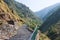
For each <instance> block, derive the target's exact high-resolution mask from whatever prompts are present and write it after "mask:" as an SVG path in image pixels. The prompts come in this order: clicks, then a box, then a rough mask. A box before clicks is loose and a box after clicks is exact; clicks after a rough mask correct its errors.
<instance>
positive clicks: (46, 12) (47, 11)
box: [35, 3, 60, 21]
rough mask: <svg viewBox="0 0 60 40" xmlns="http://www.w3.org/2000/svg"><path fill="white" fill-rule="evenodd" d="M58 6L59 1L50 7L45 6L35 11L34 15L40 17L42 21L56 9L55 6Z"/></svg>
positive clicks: (59, 4)
mask: <svg viewBox="0 0 60 40" xmlns="http://www.w3.org/2000/svg"><path fill="white" fill-rule="evenodd" d="M59 6H60V3H57V4H55V5H52V6H50V7H47V8H45V9H43V10H41V11H38V12H36V13H35V15H37V16H38V17H40V18H41V19H42V20H43V21H45V20H46V18H47V17H48V16H50V15H51V14H52V12H53V11H55V10H56V8H58V7H59Z"/></svg>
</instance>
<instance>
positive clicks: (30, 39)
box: [29, 26, 38, 40]
mask: <svg viewBox="0 0 60 40" xmlns="http://www.w3.org/2000/svg"><path fill="white" fill-rule="evenodd" d="M37 33H38V27H37V26H36V28H35V30H34V32H33V33H32V35H31V36H30V38H29V40H35V39H36V35H37Z"/></svg>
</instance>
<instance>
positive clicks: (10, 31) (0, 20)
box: [0, 0, 23, 40]
mask: <svg viewBox="0 0 60 40" xmlns="http://www.w3.org/2000/svg"><path fill="white" fill-rule="evenodd" d="M20 20H21V19H20V17H19V16H18V15H17V14H16V12H15V11H13V10H11V9H9V7H8V5H7V4H6V3H5V2H4V0H0V39H3V40H4V39H9V38H10V37H12V36H14V35H16V33H17V30H18V28H19V26H21V25H22V24H23V23H22V22H23V21H20Z"/></svg>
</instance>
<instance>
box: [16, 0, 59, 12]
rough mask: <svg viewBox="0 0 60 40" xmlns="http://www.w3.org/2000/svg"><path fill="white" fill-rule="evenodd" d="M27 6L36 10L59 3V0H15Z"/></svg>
mask: <svg viewBox="0 0 60 40" xmlns="http://www.w3.org/2000/svg"><path fill="white" fill-rule="evenodd" d="M16 1H18V2H20V3H23V4H25V5H26V6H28V7H29V8H30V9H31V10H32V11H34V12H36V11H39V10H42V9H43V8H45V7H48V6H51V5H53V4H56V3H60V0H16Z"/></svg>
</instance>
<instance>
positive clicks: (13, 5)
mask: <svg viewBox="0 0 60 40" xmlns="http://www.w3.org/2000/svg"><path fill="white" fill-rule="evenodd" d="M4 1H5V2H6V3H7V5H8V6H9V8H10V9H11V10H14V11H16V12H17V14H18V15H19V16H20V17H21V18H22V19H23V21H24V22H25V24H27V25H28V26H29V28H32V29H34V28H35V26H36V25H37V26H40V25H41V23H42V22H41V21H40V19H39V18H38V17H36V16H35V15H34V13H33V12H32V11H31V10H30V9H29V8H28V7H26V6H25V5H24V4H21V3H18V2H16V1H14V0H9V1H8V0H4Z"/></svg>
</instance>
